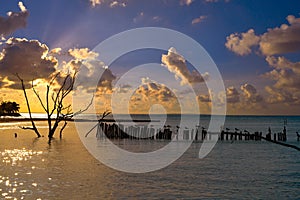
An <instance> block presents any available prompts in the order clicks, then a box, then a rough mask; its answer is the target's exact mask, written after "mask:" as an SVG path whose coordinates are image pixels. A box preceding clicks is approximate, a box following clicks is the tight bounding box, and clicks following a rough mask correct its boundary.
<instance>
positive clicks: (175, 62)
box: [161, 47, 209, 85]
mask: <svg viewBox="0 0 300 200" xmlns="http://www.w3.org/2000/svg"><path fill="white" fill-rule="evenodd" d="M161 62H162V63H163V64H164V66H165V67H166V68H167V69H168V70H169V71H170V72H172V73H174V74H175V78H179V79H180V80H181V84H182V85H185V84H188V83H190V84H194V83H201V82H204V81H205V80H207V79H208V77H209V74H208V73H204V74H202V75H201V74H200V73H198V72H197V71H192V72H190V71H189V70H188V68H187V65H186V61H185V59H184V57H183V56H181V55H179V54H178V53H177V52H176V49H175V48H174V47H171V48H170V49H169V50H168V54H167V55H164V54H163V55H162V58H161Z"/></svg>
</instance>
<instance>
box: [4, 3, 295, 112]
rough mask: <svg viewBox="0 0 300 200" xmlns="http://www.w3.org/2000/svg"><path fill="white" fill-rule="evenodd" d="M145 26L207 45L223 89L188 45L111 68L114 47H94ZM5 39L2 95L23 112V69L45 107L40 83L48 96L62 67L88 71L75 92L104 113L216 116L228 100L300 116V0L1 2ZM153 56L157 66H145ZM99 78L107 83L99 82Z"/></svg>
mask: <svg viewBox="0 0 300 200" xmlns="http://www.w3.org/2000/svg"><path fill="white" fill-rule="evenodd" d="M142 27H160V28H167V29H171V30H175V31H178V32H180V33H183V34H185V35H187V36H188V37H190V38H192V39H193V40H195V41H196V42H197V43H199V44H200V45H202V47H203V48H204V50H205V52H207V53H208V55H209V58H211V59H212V60H213V61H214V63H215V65H216V67H217V69H218V71H219V72H220V75H221V77H222V80H223V81H224V87H225V89H224V91H223V92H219V93H215V92H214V91H213V90H212V89H211V88H209V87H208V86H207V85H209V84H207V83H208V82H209V81H212V80H213V79H214V76H213V74H211V73H210V71H209V70H210V69H208V70H204V71H197V70H196V69H198V68H197V67H198V66H193V64H191V63H190V61H189V60H187V59H186V58H185V56H183V54H185V55H186V53H187V52H180V51H178V49H180V48H181V47H180V46H169V48H168V49H163V50H159V49H142V50H138V51H133V52H130V53H127V54H125V55H122V56H120V57H119V58H117V59H116V60H115V61H114V62H113V63H112V64H110V65H109V66H108V63H105V62H104V60H106V58H105V55H108V54H109V52H97V50H96V49H95V47H97V45H99V44H101V42H103V41H104V40H106V39H107V38H110V37H112V36H114V35H115V34H118V33H121V32H123V31H127V30H130V29H135V28H142ZM141 37H142V36H141ZM0 39H1V41H0V100H2V101H9V100H10V101H16V102H18V103H19V104H20V105H21V112H26V111H27V110H26V105H25V103H24V97H23V93H22V90H20V89H21V88H20V82H19V80H18V79H17V78H16V76H15V74H16V73H18V74H19V75H20V76H21V77H22V78H23V79H24V80H25V81H26V84H27V87H28V89H27V90H28V94H29V96H30V102H31V103H32V105H33V111H35V112H40V111H41V107H40V106H39V103H38V100H37V98H36V97H35V96H34V94H33V92H32V91H31V83H32V82H31V81H34V85H36V86H35V87H36V88H37V89H38V90H39V91H40V93H41V96H42V93H43V91H44V88H45V84H47V81H49V80H50V79H51V77H53V76H54V74H55V73H57V72H58V71H63V72H69V73H70V72H74V71H76V70H79V73H78V75H79V78H78V79H79V82H78V83H79V84H78V87H79V88H80V89H81V90H80V91H81V92H80V93H79V92H78V93H76V95H77V96H76V98H78V99H82V100H83V99H85V97H86V95H87V94H91V93H93V92H94V93H95V94H96V101H97V103H96V107H97V109H98V110H99V111H101V110H107V109H112V108H113V107H112V106H115V107H116V108H117V109H119V110H116V112H122V111H124V109H127V110H129V112H132V113H148V112H149V110H151V109H152V110H151V111H152V112H160V111H162V110H161V109H162V107H163V110H164V112H168V113H199V112H200V113H202V114H210V113H211V112H212V107H213V106H215V107H218V106H220V107H222V106H223V107H224V106H226V108H227V114H240V115H245V114H256V115H299V114H300V107H299V105H300V91H299V89H300V2H299V1H298V0H289V1H283V0H278V1H270V0H264V1H258V0H243V1H239V0H154V1H146V0H73V1H60V0H52V1H45V0H40V1H29V0H28V1H26V0H23V1H22V2H20V1H15V0H0ZM144 39H145V38H144ZM146 39H147V38H146ZM165 39H166V38H159V40H160V41H164V40H165ZM125 40H126V38H125ZM175 44H176V41H174V45H175ZM183 46H184V45H183ZM115 48H118V49H119V47H115ZM191 48H192V47H191ZM120 49H121V48H120ZM191 51H192V50H191ZM116 52H117V51H116ZM193 53H198V52H193ZM200 53H201V52H199V59H200V58H201V59H202V57H201V56H200ZM201 55H203V54H201ZM101 56H102V57H101ZM199 62H203V63H204V61H203V60H201V61H199ZM147 63H157V65H144V66H143V67H140V68H139V67H137V66H140V65H143V64H147ZM210 67H212V66H210ZM99 72H101V74H102V77H99ZM151 74H154V75H151ZM91 80H97V81H98V82H97V86H96V89H95V87H94V85H91V84H90V82H91ZM126 80H127V82H126ZM59 85H60V83H59V81H57V83H56V87H59ZM93 87H94V88H93ZM80 95H81V96H80ZM114 95H115V96H114ZM118 95H119V96H118ZM126 97H128V99H127V98H126ZM112 98H115V99H117V100H115V101H114V102H112ZM67 101H69V102H72V97H69V98H68V99H67ZM126 101H128V102H126ZM195 104H197V105H195ZM153 105H155V106H153ZM156 105H161V106H162V107H161V106H156ZM80 106H84V105H80ZM122 109H123V110H122Z"/></svg>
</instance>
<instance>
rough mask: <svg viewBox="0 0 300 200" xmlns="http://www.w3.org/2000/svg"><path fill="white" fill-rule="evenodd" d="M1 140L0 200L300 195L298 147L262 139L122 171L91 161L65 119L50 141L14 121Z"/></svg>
mask: <svg viewBox="0 0 300 200" xmlns="http://www.w3.org/2000/svg"><path fill="white" fill-rule="evenodd" d="M39 123H40V124H39V126H40V127H44V125H45V124H43V122H39ZM5 126H7V125H5ZM43 130H44V131H46V129H43ZM14 132H17V133H18V138H14V135H13V133H14ZM44 134H45V133H44ZM0 139H1V140H0V197H1V198H3V199H5V198H6V199H14V198H17V199H39V198H40V199H147V198H148V199H153V198H160V199H176V198H177V199H193V198H194V199H203V198H204V199H207V198H212V199H300V192H299V188H300V154H299V152H298V151H296V150H293V149H289V148H286V147H282V146H278V145H274V144H271V143H267V142H263V141H247V142H246V141H234V142H230V141H229V142H226V141H224V142H218V143H217V145H216V146H215V148H214V149H213V151H212V152H211V153H210V154H209V155H208V156H207V157H205V158H204V159H198V158H197V156H198V153H199V148H200V145H201V143H194V144H192V146H191V147H190V148H189V150H188V151H187V152H186V153H185V154H184V155H183V156H182V157H181V158H180V159H178V160H177V161H175V162H174V163H173V164H171V165H170V166H168V167H166V168H164V169H161V170H159V171H155V172H150V173H146V174H129V173H124V172H119V171H115V170H113V169H110V168H108V167H106V166H105V165H103V164H101V163H100V162H99V161H98V160H96V159H94V158H93V157H92V156H91V155H90V154H89V153H88V152H87V150H86V149H85V148H84V147H83V145H82V143H81V141H80V139H79V138H78V136H77V133H76V129H75V128H74V125H73V124H72V123H71V124H70V126H68V127H67V129H66V130H65V134H64V139H62V140H59V139H56V140H54V141H53V143H52V144H51V146H49V145H47V138H39V139H36V138H35V135H34V134H33V132H31V131H28V130H27V131H25V130H20V129H16V127H15V129H14V128H11V129H3V130H1V131H0ZM290 143H293V144H295V145H299V143H298V142H297V141H296V140H293V141H292V140H291V141H290ZM122 144H124V143H122ZM126 144H130V145H131V147H135V146H136V147H137V148H140V147H141V146H143V145H147V144H149V141H143V140H140V141H135V142H132V141H131V142H127V143H126ZM159 145H161V143H160V144H159Z"/></svg>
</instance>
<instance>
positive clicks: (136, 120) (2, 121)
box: [0, 117, 159, 123]
mask: <svg viewBox="0 0 300 200" xmlns="http://www.w3.org/2000/svg"><path fill="white" fill-rule="evenodd" d="M33 120H34V121H47V119H46V118H33ZM54 120H55V119H52V121H54ZM66 121H71V122H73V121H76V122H97V121H98V120H89V119H68V120H66ZM101 121H102V122H116V120H114V119H103V120H101ZM132 121H133V122H159V120H145V119H141V120H139V119H134V120H122V119H121V120H118V122H132ZM4 122H30V118H9V117H4V118H0V123H4Z"/></svg>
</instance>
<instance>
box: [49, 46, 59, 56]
mask: <svg viewBox="0 0 300 200" xmlns="http://www.w3.org/2000/svg"><path fill="white" fill-rule="evenodd" d="M61 50H62V49H61V48H60V47H58V48H54V49H51V51H50V52H49V54H54V55H56V54H58V55H59V54H60V52H61Z"/></svg>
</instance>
